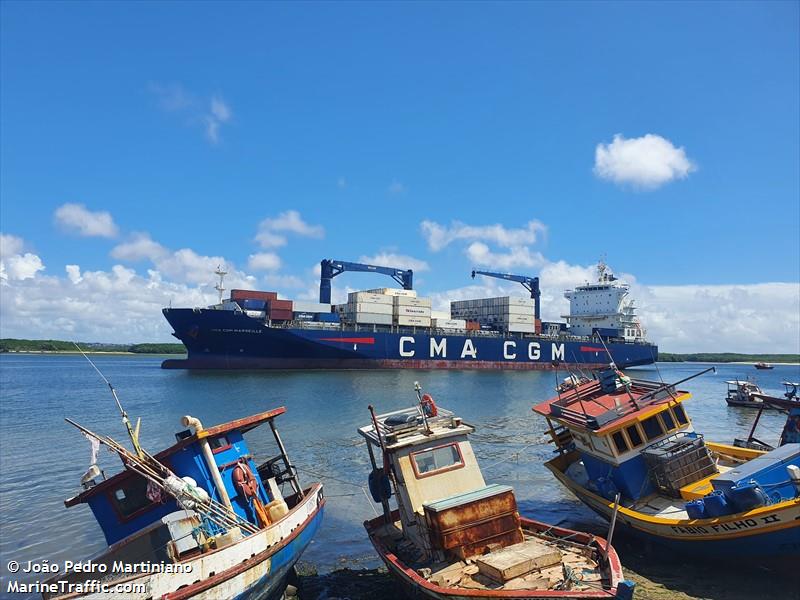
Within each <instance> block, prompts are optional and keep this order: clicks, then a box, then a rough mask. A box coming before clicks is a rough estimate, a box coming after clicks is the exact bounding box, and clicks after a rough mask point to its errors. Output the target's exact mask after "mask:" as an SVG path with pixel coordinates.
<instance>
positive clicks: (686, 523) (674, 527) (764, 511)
mask: <svg viewBox="0 0 800 600" xmlns="http://www.w3.org/2000/svg"><path fill="white" fill-rule="evenodd" d="M577 460H579V456H578V455H577V453H574V452H573V453H570V454H566V455H562V456H559V457H557V458H555V459H553V460H550V461H548V462H547V463H545V466H546V467H547V468H548V469H550V471H552V472H553V474H554V475H555V476H556V477H557V478H558V480H559V481H560V482H561V483H562V484H563V485H564V486H565V487H566V488H567V489H569V490H570V491H571V492H572V493H573V494H574V495H575V496H576V497H577V498H578V500H580V501H581V502H583V503H584V504H586V506H588V507H589V508H591V509H592V510H593V511H594V512H596V513H597V514H598V515H600V516H601V517H603V518H604V519H606V520H609V519H610V518H611V514H612V512H613V511H614V503H613V501H609V500H607V499H606V498H604V497H602V496H599V495H597V494H595V493H594V492H592V491H591V490H588V489H586V488H584V487H583V486H581V485H579V484H577V483H576V482H575V481H573V480H572V479H570V478H569V477H568V476H567V475H566V474H565V471H566V468H567V467H568V466H569V465H570V464H572V463H573V462H575V461H577ZM617 527H620V528H622V529H625V530H626V531H627V532H628V533H630V534H633V535H635V536H636V537H639V538H641V539H644V540H647V541H651V542H656V543H658V544H661V545H664V546H668V547H670V548H673V549H674V550H676V551H679V552H681V553H683V554H688V555H691V556H695V557H700V558H706V559H712V558H713V559H716V558H720V559H730V558H737V557H738V558H747V559H748V560H749V561H751V562H752V561H754V560H764V561H765V562H767V561H768V562H770V563H772V564H774V561H775V560H779V561H780V562H781V563H783V562H785V563H786V564H788V563H789V562H792V561H797V560H800V498H795V499H794V500H790V501H786V502H781V503H779V504H773V505H769V506H764V507H760V508H757V509H754V510H751V511H748V512H745V513H738V514H733V515H727V516H725V517H720V518H713V519H683V520H679V519H665V518H660V517H653V516H650V515H646V514H644V513H640V512H637V511H633V510H630V509H627V508H625V507H620V508H619V512H618V515H617Z"/></svg>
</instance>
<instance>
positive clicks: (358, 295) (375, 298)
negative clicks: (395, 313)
mask: <svg viewBox="0 0 800 600" xmlns="http://www.w3.org/2000/svg"><path fill="white" fill-rule="evenodd" d="M392 299H393V297H392V296H385V295H384V294H373V293H371V292H350V293H349V294H347V303H348V304H358V303H362V302H371V303H374V304H389V305H391V304H392Z"/></svg>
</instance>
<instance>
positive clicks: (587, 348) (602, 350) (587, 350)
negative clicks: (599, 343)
mask: <svg viewBox="0 0 800 600" xmlns="http://www.w3.org/2000/svg"><path fill="white" fill-rule="evenodd" d="M581 352H605V349H603V348H593V347H592V346H581Z"/></svg>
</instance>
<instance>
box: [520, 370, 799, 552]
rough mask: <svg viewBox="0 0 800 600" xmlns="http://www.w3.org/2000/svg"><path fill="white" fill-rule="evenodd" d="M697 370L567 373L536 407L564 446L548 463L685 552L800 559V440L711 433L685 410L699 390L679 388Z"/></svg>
mask: <svg viewBox="0 0 800 600" xmlns="http://www.w3.org/2000/svg"><path fill="white" fill-rule="evenodd" d="M708 370H711V369H707V370H706V371H703V372H702V373H705V372H707V371H708ZM702 373H699V374H702ZM699 374H698V375H699ZM695 376H696V375H695ZM695 376H693V377H695ZM691 378H692V377H690V378H687V379H684V380H682V381H679V382H676V383H673V384H663V383H659V382H652V381H644V380H637V379H630V378H628V377H627V376H625V375H624V374H623V373H621V372H620V371H618V370H617V369H616V368H614V367H613V365H612V367H611V368H609V369H607V370H605V371H601V372H599V373H598V374H596V375H595V378H594V379H591V380H584V381H579V380H569V382H570V383H571V385H565V386H562V387H561V388H560V391H559V392H558V394H557V395H556V396H555V397H553V398H551V399H549V400H547V401H545V402H542V403H540V404H538V405H536V406H535V407H534V409H533V410H534V411H535V412H537V413H538V414H540V415H543V416H544V417H545V418H546V419H547V422H548V425H549V433H550V436H551V437H552V439H553V441H554V443H555V445H556V449H557V452H558V456H557V457H556V458H554V459H552V460H550V461H548V462H547V463H546V466H547V468H548V469H550V471H552V472H553V474H554V475H555V476H556V478H558V480H559V481H560V482H561V483H562V484H564V486H566V487H567V489H569V490H570V491H571V492H572V493H573V494H575V496H577V497H578V499H580V500H581V501H582V502H584V503H585V504H586V505H587V506H589V507H590V508H591V509H592V510H594V511H595V512H597V513H598V514H600V515H601V516H603V517H605V518H610V517H611V515H612V513H613V512H614V510H615V509H617V510H618V522H619V523H620V525H621V526H622V527H623V528H625V529H627V530H628V531H629V532H631V533H633V534H635V535H637V536H639V537H641V538H644V539H647V540H651V541H656V542H659V543H661V544H663V545H667V546H670V547H672V548H673V549H675V550H676V551H679V552H680V553H682V555H693V556H699V557H704V558H731V557H739V558H746V559H748V561H750V562H761V561H764V562H770V563H771V564H777V563H781V564H782V563H786V562H792V561H794V563H795V564H797V561H798V559H800V443H796V441H797V440H796V438H794V439H795V442H792V441H789V440H788V438H787V441H786V443H785V444H784V445H782V446H779V447H778V448H775V449H772V450H757V449H752V448H741V447H736V446H734V445H726V444H718V443H711V442H706V441H705V440H704V438H703V436H702V435H701V434H699V433H697V432H695V431H694V428H693V426H692V423H691V420H690V418H689V415H688V414H687V412H686V410H685V409H684V404H685V402H686V401H687V400H689V398H690V397H691V394H690V393H689V392H687V391H682V390H680V389H678V387H677V386H678V385H680V384H682V383H684V382H685V381H688V380H689V379H691Z"/></svg>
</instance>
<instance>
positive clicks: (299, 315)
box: [292, 310, 314, 321]
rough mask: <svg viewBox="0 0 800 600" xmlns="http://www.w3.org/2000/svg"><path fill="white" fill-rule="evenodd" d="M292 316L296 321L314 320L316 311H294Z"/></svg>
mask: <svg viewBox="0 0 800 600" xmlns="http://www.w3.org/2000/svg"><path fill="white" fill-rule="evenodd" d="M292 318H293V319H294V320H295V321H313V320H314V313H310V312H298V311H296V310H295V311H292Z"/></svg>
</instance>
